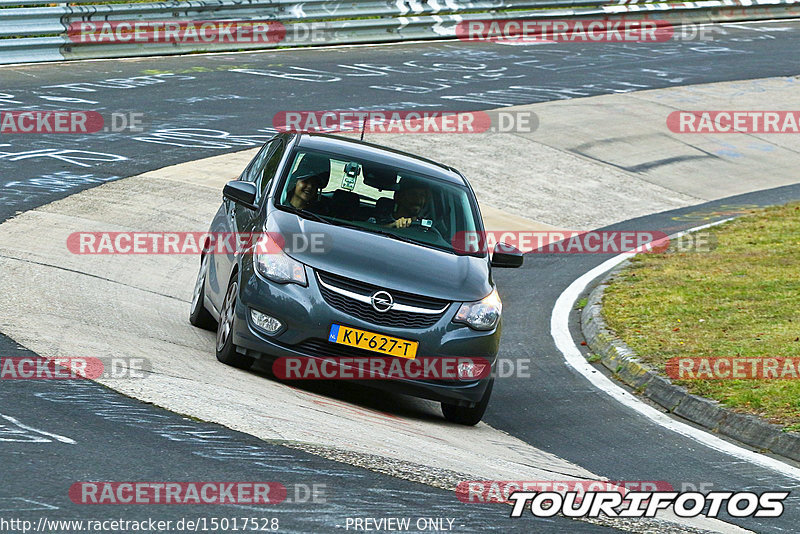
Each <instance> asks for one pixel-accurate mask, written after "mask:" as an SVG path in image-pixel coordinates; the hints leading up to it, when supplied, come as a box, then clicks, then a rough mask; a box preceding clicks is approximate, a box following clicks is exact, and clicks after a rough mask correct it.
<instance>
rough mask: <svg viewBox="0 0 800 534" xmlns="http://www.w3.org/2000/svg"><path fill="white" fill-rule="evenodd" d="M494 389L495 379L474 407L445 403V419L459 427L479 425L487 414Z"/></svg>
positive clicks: (443, 406) (443, 407)
mask: <svg viewBox="0 0 800 534" xmlns="http://www.w3.org/2000/svg"><path fill="white" fill-rule="evenodd" d="M492 387H494V378H492V379H491V381H490V382H489V385H488V386H486V391H484V392H483V397H481V400H480V401H478V403H477V404H475V406H472V407H467V406H457V405H455V404H448V403H446V402H443V403H442V414H443V415H444V418H445V419H447V420H448V421H450V422H451V423H458V424H459V425H467V426H474V425H477V424H478V423H479V422H480V420H481V419H482V418H483V414H484V413H486V407H487V406H489V399H490V398H491V396H492Z"/></svg>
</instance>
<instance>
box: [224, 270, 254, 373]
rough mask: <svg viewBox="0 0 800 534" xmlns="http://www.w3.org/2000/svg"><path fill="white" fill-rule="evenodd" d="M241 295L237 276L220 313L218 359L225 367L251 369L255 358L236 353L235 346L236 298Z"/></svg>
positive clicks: (232, 281)
mask: <svg viewBox="0 0 800 534" xmlns="http://www.w3.org/2000/svg"><path fill="white" fill-rule="evenodd" d="M238 293H239V282H238V280H237V279H236V276H234V277H233V279H232V280H231V283H230V284H228V291H227V292H226V293H225V301H224V302H223V304H222V311H220V312H219V324H218V325H217V359H218V360H219V361H221V362H222V363H224V364H225V365H230V366H231V367H236V368H238V369H249V368H250V366H251V365H253V362H254V361H255V358H252V357H250V356H245V355H244V354H239V353H238V352H236V345H234V344H233V325H234V322H235V321H236V296H237V295H238Z"/></svg>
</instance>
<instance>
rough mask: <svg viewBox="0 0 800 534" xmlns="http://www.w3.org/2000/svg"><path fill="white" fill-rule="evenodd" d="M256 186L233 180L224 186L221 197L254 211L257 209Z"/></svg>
mask: <svg viewBox="0 0 800 534" xmlns="http://www.w3.org/2000/svg"><path fill="white" fill-rule="evenodd" d="M257 193H258V189H256V184H254V183H253V182H242V181H241V180H233V181H232V182H228V183H227V184H225V187H224V188H223V189H222V196H223V197H224V198H227V199H228V200H232V201H233V202H235V203H237V204H240V205H242V206H244V207H245V208H248V209H251V210H255V209H258V205H256V194H257Z"/></svg>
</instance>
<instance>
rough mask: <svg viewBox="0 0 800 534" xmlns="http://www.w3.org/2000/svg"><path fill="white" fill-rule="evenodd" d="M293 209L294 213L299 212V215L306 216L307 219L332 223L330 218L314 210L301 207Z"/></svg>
mask: <svg viewBox="0 0 800 534" xmlns="http://www.w3.org/2000/svg"><path fill="white" fill-rule="evenodd" d="M292 211H293V212H294V213H297V214H298V215H302V216H303V217H306V218H307V219H311V220H313V221H317V222H321V223H330V222H331V221H330V219H326V218H325V217H323V216H322V215H318V214H316V213H314V212H313V211H308V210H304V209H300V208H293V209H292Z"/></svg>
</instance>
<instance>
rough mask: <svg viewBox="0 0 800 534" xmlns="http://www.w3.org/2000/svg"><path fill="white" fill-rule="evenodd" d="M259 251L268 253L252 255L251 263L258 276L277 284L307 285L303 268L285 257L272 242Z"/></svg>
mask: <svg viewBox="0 0 800 534" xmlns="http://www.w3.org/2000/svg"><path fill="white" fill-rule="evenodd" d="M265 235H266V236H267V237H266V239H270V240H271V239H272V238H271V237H269V236H268V235H267V234H265ZM259 250H267V251H269V252H267V253H266V254H260V253H254V254H253V263H254V264H255V268H256V271H258V274H260V275H261V276H263V277H264V278H267V279H269V280H272V281H273V282H278V283H279V284H288V283H294V284H300V285H301V286H306V285H308V281H307V280H306V268H305V266H304V265H303V264H302V263H300V262H299V261H296V260H293V259H292V258H290V257H289V256H287V255H286V254H285V253H284V252H283V251H282V250H281V249H280V247H279V246H278V245H277V244H276V243H274V242H272V243H269V244H268V245H267V246H266V247H259Z"/></svg>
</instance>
